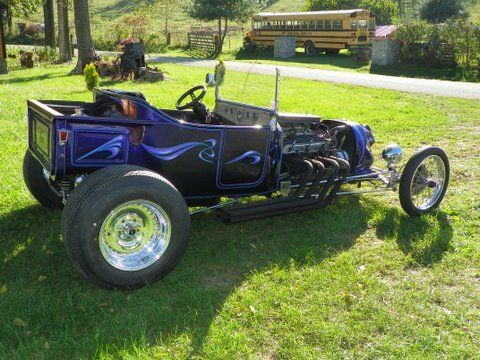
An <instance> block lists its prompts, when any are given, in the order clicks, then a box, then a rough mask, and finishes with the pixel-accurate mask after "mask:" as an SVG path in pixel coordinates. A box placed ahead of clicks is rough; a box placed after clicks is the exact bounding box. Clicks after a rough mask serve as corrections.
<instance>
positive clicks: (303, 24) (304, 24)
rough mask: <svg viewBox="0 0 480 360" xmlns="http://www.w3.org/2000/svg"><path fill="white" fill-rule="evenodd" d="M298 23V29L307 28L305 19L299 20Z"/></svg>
mask: <svg viewBox="0 0 480 360" xmlns="http://www.w3.org/2000/svg"><path fill="white" fill-rule="evenodd" d="M298 23H299V24H300V30H307V29H308V27H307V24H308V23H307V22H306V21H299V22H298Z"/></svg>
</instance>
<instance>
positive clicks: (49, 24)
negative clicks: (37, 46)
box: [43, 0, 55, 47]
mask: <svg viewBox="0 0 480 360" xmlns="http://www.w3.org/2000/svg"><path fill="white" fill-rule="evenodd" d="M43 18H44V21H45V45H46V46H50V47H55V15H54V12H53V0H45V2H44V3H43Z"/></svg>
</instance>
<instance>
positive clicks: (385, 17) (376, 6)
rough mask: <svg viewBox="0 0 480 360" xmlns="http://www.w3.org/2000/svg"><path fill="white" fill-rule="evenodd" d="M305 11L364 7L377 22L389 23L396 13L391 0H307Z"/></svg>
mask: <svg viewBox="0 0 480 360" xmlns="http://www.w3.org/2000/svg"><path fill="white" fill-rule="evenodd" d="M305 8H306V10H307V11H317V10H347V9H366V10H370V11H373V12H374V13H375V15H376V19H377V24H380V25H387V24H391V23H392V20H393V18H394V17H395V16H396V15H397V13H398V7H397V4H396V3H395V2H394V1H393V0H307V4H306V6H305Z"/></svg>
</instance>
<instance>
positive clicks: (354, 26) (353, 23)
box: [350, 20, 357, 30]
mask: <svg viewBox="0 0 480 360" xmlns="http://www.w3.org/2000/svg"><path fill="white" fill-rule="evenodd" d="M350 29H352V30H357V20H350Z"/></svg>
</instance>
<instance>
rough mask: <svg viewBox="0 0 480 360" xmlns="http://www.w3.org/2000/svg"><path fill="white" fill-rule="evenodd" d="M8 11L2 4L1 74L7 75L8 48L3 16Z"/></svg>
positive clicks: (0, 23)
mask: <svg viewBox="0 0 480 360" xmlns="http://www.w3.org/2000/svg"><path fill="white" fill-rule="evenodd" d="M6 10H7V8H6V7H4V5H2V4H0V74H6V73H7V72H8V70H7V46H6V43H5V29H4V23H3V14H4V13H5V11H6Z"/></svg>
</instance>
